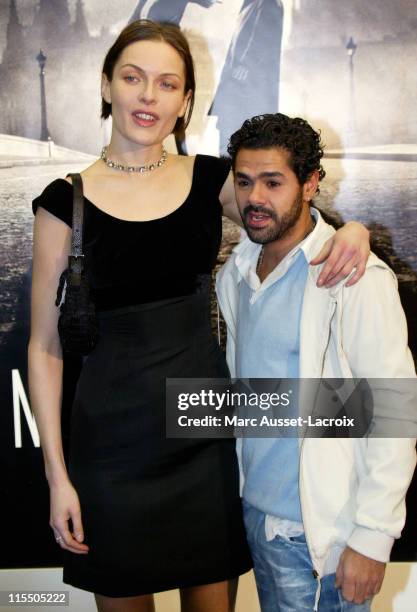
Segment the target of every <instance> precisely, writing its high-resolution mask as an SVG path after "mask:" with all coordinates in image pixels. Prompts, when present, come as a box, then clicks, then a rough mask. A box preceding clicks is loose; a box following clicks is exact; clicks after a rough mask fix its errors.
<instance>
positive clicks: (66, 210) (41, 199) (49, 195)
mask: <svg viewBox="0 0 417 612" xmlns="http://www.w3.org/2000/svg"><path fill="white" fill-rule="evenodd" d="M72 193H73V192H72V185H71V183H70V182H68V181H67V180H65V179H62V178H59V179H55V180H54V181H52V183H49V185H47V186H46V187H45V189H44V190H43V191H42V193H41V194H40V195H39V196H38V197H37V198H35V199H34V200H33V202H32V210H33V214H34V215H36V212H37V210H38V208H39V207H42V208H44V209H45V210H47V211H48V212H49V213H51V214H52V215H54V216H55V217H57V218H58V219H60V220H61V221H63V222H64V223H66V224H67V225H68V226H69V227H72V199H73V198H72Z"/></svg>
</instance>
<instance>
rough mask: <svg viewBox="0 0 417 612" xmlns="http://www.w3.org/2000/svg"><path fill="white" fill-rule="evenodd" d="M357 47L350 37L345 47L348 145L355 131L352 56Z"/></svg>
mask: <svg viewBox="0 0 417 612" xmlns="http://www.w3.org/2000/svg"><path fill="white" fill-rule="evenodd" d="M357 48H358V45H357V44H356V43H355V41H354V40H353V37H352V36H351V37H350V38H349V40H348V42H347V45H346V51H347V54H348V58H349V89H350V109H349V121H348V134H347V137H348V138H347V140H348V144H351V143H352V140H353V139H352V137H353V134H354V133H355V130H356V117H355V114H356V113H355V81H354V74H353V56H354V55H355V53H356V49H357Z"/></svg>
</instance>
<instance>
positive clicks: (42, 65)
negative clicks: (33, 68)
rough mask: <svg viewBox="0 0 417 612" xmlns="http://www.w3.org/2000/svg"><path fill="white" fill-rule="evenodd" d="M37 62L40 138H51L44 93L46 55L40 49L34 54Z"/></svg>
mask: <svg viewBox="0 0 417 612" xmlns="http://www.w3.org/2000/svg"><path fill="white" fill-rule="evenodd" d="M36 59H37V60H38V64H39V69H40V72H39V78H40V81H41V140H46V141H48V140H51V137H50V135H49V131H48V124H47V120H46V94H45V64H46V59H47V57H46V55H44V53H43V51H42V49H40V51H39V54H38V55H37V56H36Z"/></svg>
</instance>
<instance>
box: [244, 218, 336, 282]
mask: <svg viewBox="0 0 417 612" xmlns="http://www.w3.org/2000/svg"><path fill="white" fill-rule="evenodd" d="M310 212H311V215H312V217H314V219H315V221H316V226H315V227H314V229H313V231H312V232H311V233H310V234H309V235H308V236H307V237H306V238H304V240H302V241H301V242H299V243H298V244H296V245H295V247H294V248H293V249H292V250H291V251H290V252H289V253H287V255H286V256H285V257H284V258H283V259H282V261H280V262H279V264H278V265H277V266H276V267H275V268H274V270H272V272H271V273H270V274H268V276H267V277H266V279H265V280H264V282H263V283H261V281H260V280H259V276H258V275H257V273H256V266H257V263H258V259H259V254H260V252H261V249H262V245H261V244H257V243H255V242H252V241H251V240H250V239H249V238H248V237H246V238H245V239H244V240H243V241H242V242H240V243H239V244H238V245H237V246H236V247H235V248H234V249H233V252H234V253H235V255H236V256H235V265H236V267H237V269H238V271H239V274H240V276H241V278H244V279H245V280H246V282H247V283H248V285H249V287H250V288H251V289H252V290H253V291H264V290H265V289H267V288H268V287H270V286H271V285H272V284H273V283H275V282H276V281H277V280H278V279H280V278H282V277H283V276H284V274H286V272H287V271H288V269H289V268H290V267H291V265H292V264H293V263H294V261H295V259H296V258H297V256H298V255H299V254H300V251H302V252H303V253H304V256H305V258H306V260H307V262H309V261H311V259H313V258H314V257H315V255H316V254H317V253H318V251H319V250H320V249H321V247H322V246H323V242H324V241H325V240H327V238H329V237H330V236H331V235H332V233H334V230H333V228H331V227H330V226H329V225H327V223H325V222H324V221H323V219H322V217H321V215H320V212H319V211H318V210H317V209H316V208H313V207H311V209H310Z"/></svg>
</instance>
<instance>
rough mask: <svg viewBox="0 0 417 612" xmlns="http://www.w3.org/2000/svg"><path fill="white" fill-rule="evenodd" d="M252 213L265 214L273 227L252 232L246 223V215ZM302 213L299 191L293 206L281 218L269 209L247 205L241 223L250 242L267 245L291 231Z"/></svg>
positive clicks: (301, 198) (300, 193)
mask: <svg viewBox="0 0 417 612" xmlns="http://www.w3.org/2000/svg"><path fill="white" fill-rule="evenodd" d="M250 211H254V212H259V213H262V212H263V213H265V214H268V215H269V216H270V219H271V220H272V221H274V225H273V226H272V227H267V228H265V229H262V230H254V229H253V228H250V227H248V226H247V223H246V215H247V214H248V212H250ZM302 211H303V192H302V189H300V191H299V193H298V195H297V197H296V199H295V200H294V203H293V205H292V206H291V208H290V210H289V211H288V212H286V213H285V214H284V215H282V217H281V218H280V217H278V215H277V214H276V212H275V211H274V210H270V209H269V208H265V207H264V206H252V204H249V205H248V206H246V207H245V208H244V210H243V213H241V217H242V221H243V225H244V228H245V230H246V233H247V234H248V236H249V238H250V239H251V240H252V242H256V243H257V244H268V243H270V242H275V241H276V240H280V239H281V238H284V237H285V236H286V235H287V234H288V233H289V231H290V230H291V229H293V227H294V226H295V224H296V223H297V221H298V220H299V218H300V216H301V213H302Z"/></svg>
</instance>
